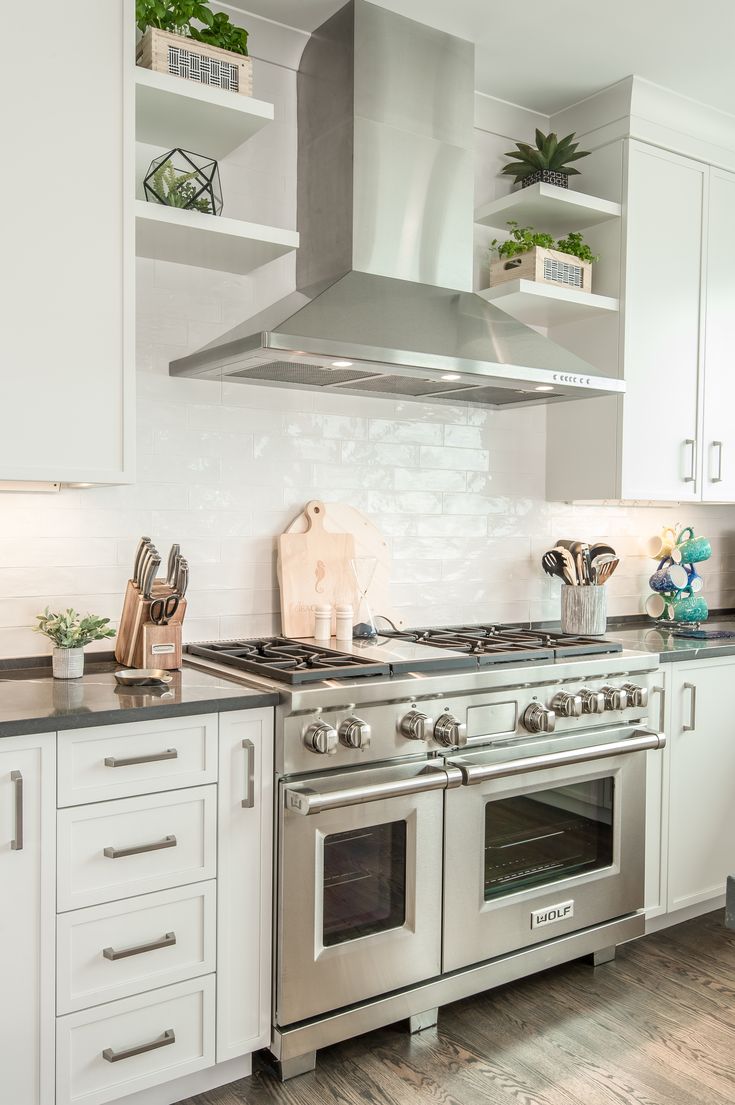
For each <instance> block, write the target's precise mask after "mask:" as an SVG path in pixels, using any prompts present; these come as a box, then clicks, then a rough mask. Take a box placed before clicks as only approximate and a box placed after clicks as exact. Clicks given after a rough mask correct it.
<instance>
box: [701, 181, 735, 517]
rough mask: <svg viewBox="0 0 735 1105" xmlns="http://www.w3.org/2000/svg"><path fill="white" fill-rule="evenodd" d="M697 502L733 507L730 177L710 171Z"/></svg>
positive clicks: (734, 228)
mask: <svg viewBox="0 0 735 1105" xmlns="http://www.w3.org/2000/svg"><path fill="white" fill-rule="evenodd" d="M706 273H707V281H706V306H705V314H704V318H705V326H704V348H705V366H706V369H705V379H704V419H703V428H702V451H703V452H702V498H703V499H704V500H705V502H735V424H734V423H733V416H732V412H733V409H735V175H733V174H732V173H726V172H723V171H721V170H719V169H711V170H710V180H709V218H708V233H707V264H706Z"/></svg>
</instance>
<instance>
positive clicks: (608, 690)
mask: <svg viewBox="0 0 735 1105" xmlns="http://www.w3.org/2000/svg"><path fill="white" fill-rule="evenodd" d="M600 690H601V691H602V693H603V695H604V696H605V709H606V710H624V709H625V708H626V706H627V705H628V694H627V692H626V690H625V689H624V688H623V687H601V688H600Z"/></svg>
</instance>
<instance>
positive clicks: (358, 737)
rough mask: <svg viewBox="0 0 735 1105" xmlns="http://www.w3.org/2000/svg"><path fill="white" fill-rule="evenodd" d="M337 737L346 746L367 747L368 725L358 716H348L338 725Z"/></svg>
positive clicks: (368, 742) (368, 739)
mask: <svg viewBox="0 0 735 1105" xmlns="http://www.w3.org/2000/svg"><path fill="white" fill-rule="evenodd" d="M339 739H340V740H341V741H342V744H344V745H345V746H346V747H347V748H369V747H370V726H369V725H368V723H367V722H366V721H363V720H362V718H359V717H348V718H345V720H344V721H343V722H342V724H341V725H340V727H339Z"/></svg>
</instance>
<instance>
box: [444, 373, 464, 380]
mask: <svg viewBox="0 0 735 1105" xmlns="http://www.w3.org/2000/svg"><path fill="white" fill-rule="evenodd" d="M441 379H442V380H461V379H462V377H461V376H460V375H458V373H456V372H447V373H446V375H445V376H442V377H441Z"/></svg>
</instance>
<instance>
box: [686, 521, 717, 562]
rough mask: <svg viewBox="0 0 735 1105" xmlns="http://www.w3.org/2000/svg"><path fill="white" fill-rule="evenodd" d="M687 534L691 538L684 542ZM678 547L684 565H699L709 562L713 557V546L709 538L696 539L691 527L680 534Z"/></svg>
mask: <svg viewBox="0 0 735 1105" xmlns="http://www.w3.org/2000/svg"><path fill="white" fill-rule="evenodd" d="M686 533H688V534H689V537H688V538H687V539H686V540H682V538H683V537H684V534H686ZM678 546H679V552H680V553H681V559H682V563H683V564H699V563H701V561H702V560H709V558H710V557H711V556H712V546H711V545H710V543H709V541H708V540H707V538H706V537H695V536H694V530H693V529H692V527H691V526H687V528H686V529H683V530H682V531H681V533H680V534H679V541H678Z"/></svg>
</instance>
